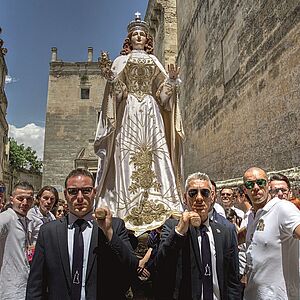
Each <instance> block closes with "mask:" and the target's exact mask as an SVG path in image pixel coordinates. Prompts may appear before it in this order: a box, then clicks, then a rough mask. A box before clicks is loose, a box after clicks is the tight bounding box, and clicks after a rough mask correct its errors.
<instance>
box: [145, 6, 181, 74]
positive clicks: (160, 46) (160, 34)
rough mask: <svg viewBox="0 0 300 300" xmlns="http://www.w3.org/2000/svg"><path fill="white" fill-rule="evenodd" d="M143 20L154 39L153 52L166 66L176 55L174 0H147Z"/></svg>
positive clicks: (173, 61) (172, 61)
mask: <svg viewBox="0 0 300 300" xmlns="http://www.w3.org/2000/svg"><path fill="white" fill-rule="evenodd" d="M145 21H146V22H147V23H148V24H149V25H150V32H151V35H152V36H153V39H154V54H155V55H156V56H157V58H158V59H159V61H160V62H161V63H162V64H163V66H165V68H167V65H168V64H170V63H173V64H174V63H175V60H176V56H177V17H176V0H149V3H148V7H147V11H146V15H145Z"/></svg>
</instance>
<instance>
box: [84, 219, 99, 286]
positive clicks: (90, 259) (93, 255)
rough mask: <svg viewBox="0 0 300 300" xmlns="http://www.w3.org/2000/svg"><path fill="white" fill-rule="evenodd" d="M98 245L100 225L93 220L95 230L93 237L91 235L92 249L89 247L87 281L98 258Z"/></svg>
mask: <svg viewBox="0 0 300 300" xmlns="http://www.w3.org/2000/svg"><path fill="white" fill-rule="evenodd" d="M97 246H98V225H97V224H96V222H93V230H92V237H91V243H90V249H89V257H88V265H87V271H86V281H88V280H89V276H90V274H91V271H92V268H93V265H94V263H95V259H96V255H97V253H96V251H95V250H96V248H97Z"/></svg>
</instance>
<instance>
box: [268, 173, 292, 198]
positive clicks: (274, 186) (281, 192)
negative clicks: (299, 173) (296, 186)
mask: <svg viewBox="0 0 300 300" xmlns="http://www.w3.org/2000/svg"><path fill="white" fill-rule="evenodd" d="M269 191H270V194H271V196H272V198H274V197H278V198H279V199H283V200H290V199H291V197H292V191H291V183H290V181H289V179H288V178H287V177H286V176H285V175H283V174H281V173H274V174H272V175H271V176H270V179H269Z"/></svg>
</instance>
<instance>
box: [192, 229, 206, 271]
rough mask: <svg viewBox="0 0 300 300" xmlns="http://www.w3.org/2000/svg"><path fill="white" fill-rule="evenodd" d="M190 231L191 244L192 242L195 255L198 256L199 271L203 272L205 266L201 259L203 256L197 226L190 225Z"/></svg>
mask: <svg viewBox="0 0 300 300" xmlns="http://www.w3.org/2000/svg"><path fill="white" fill-rule="evenodd" d="M190 233H191V244H192V248H193V252H194V256H195V258H196V263H197V267H198V268H199V271H200V273H201V272H202V271H203V266H202V261H201V257H200V248H199V242H198V235H197V232H196V229H195V227H193V226H190Z"/></svg>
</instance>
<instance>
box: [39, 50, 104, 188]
mask: <svg viewBox="0 0 300 300" xmlns="http://www.w3.org/2000/svg"><path fill="white" fill-rule="evenodd" d="M54 54H55V53H54ZM52 55H53V53H52ZM104 85H105V81H104V79H103V78H102V77H101V75H100V73H99V67H98V63H97V62H93V61H89V62H75V63H71V62H62V61H59V60H57V59H56V57H55V55H54V57H52V62H51V63H50V74H49V83H48V100H47V115H46V128H45V147H44V171H43V185H45V184H52V185H55V186H56V187H58V189H59V190H60V188H59V186H64V180H65V178H66V176H67V175H68V173H69V172H70V171H71V170H72V169H74V167H75V161H76V160H78V159H83V156H84V155H85V156H87V157H89V159H90V160H91V165H92V166H93V167H94V166H95V164H96V161H97V157H96V156H95V155H94V154H93V153H86V152H87V151H89V152H91V151H93V147H91V145H92V144H93V142H94V138H95V133H96V128H97V122H98V114H99V110H100V105H101V101H102V95H103V91H104ZM81 89H89V99H81V98H82V95H81ZM91 149H92V150H91ZM91 157H94V160H92V159H91ZM91 171H93V170H91ZM95 171H96V170H95Z"/></svg>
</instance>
